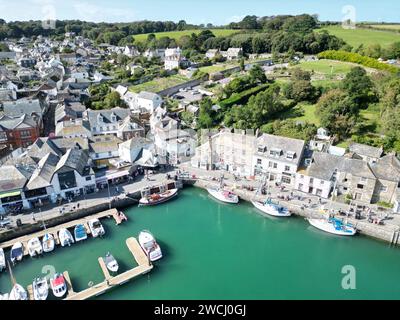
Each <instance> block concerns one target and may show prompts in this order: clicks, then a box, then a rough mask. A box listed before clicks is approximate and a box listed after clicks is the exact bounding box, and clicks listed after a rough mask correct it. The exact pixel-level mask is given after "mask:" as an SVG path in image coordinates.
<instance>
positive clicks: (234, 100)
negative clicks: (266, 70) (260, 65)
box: [219, 84, 269, 108]
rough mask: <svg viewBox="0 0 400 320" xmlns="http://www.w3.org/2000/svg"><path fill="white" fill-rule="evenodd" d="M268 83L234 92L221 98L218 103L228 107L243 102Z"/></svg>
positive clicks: (263, 88) (265, 87) (267, 85)
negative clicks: (225, 97)
mask: <svg viewBox="0 0 400 320" xmlns="http://www.w3.org/2000/svg"><path fill="white" fill-rule="evenodd" d="M268 87H269V84H263V85H260V86H257V87H254V88H251V89H247V90H244V91H242V92H240V93H234V94H233V95H231V96H230V97H229V98H228V99H225V100H222V101H221V102H220V103H219V105H220V107H222V108H229V107H232V106H233V105H235V104H244V103H246V102H247V100H249V99H250V97H251V96H252V95H255V94H257V93H259V92H261V91H263V90H266V89H267V88H268Z"/></svg>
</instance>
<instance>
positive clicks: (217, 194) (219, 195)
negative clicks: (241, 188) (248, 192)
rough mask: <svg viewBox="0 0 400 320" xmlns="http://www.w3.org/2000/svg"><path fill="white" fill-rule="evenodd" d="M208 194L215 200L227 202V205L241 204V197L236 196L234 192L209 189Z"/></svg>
mask: <svg viewBox="0 0 400 320" xmlns="http://www.w3.org/2000/svg"><path fill="white" fill-rule="evenodd" d="M207 191H208V193H209V194H210V195H211V196H213V197H214V198H215V199H217V200H219V201H222V202H225V203H234V204H236V203H239V197H238V196H237V195H236V194H234V193H233V192H230V191H228V190H224V189H211V188H209V189H207Z"/></svg>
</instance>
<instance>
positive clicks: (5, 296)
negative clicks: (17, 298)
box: [0, 293, 10, 301]
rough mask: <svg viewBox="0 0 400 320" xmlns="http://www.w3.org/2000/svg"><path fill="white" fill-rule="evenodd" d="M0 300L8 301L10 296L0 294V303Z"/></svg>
mask: <svg viewBox="0 0 400 320" xmlns="http://www.w3.org/2000/svg"><path fill="white" fill-rule="evenodd" d="M2 300H10V295H9V294H8V293H5V294H0V301H2Z"/></svg>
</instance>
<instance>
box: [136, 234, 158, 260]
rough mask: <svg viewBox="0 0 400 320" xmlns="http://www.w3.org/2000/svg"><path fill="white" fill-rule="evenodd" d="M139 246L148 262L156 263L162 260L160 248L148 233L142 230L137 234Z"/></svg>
mask: <svg viewBox="0 0 400 320" xmlns="http://www.w3.org/2000/svg"><path fill="white" fill-rule="evenodd" d="M139 244H140V246H141V247H142V249H143V251H144V252H145V253H146V255H147V256H148V257H149V259H150V261H156V260H159V259H161V258H162V252H161V248H160V246H159V245H158V243H157V241H156V239H155V238H154V236H153V235H152V234H151V233H150V231H147V230H143V231H142V232H140V233H139Z"/></svg>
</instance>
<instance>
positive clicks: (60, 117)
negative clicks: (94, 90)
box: [55, 101, 86, 124]
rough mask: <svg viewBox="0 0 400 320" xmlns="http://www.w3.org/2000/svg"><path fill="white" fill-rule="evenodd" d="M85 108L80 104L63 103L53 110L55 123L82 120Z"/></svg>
mask: <svg viewBox="0 0 400 320" xmlns="http://www.w3.org/2000/svg"><path fill="white" fill-rule="evenodd" d="M85 111H86V107H85V106H84V105H83V104H82V103H80V102H70V101H64V102H63V103H60V104H58V105H57V107H56V110H55V123H56V124H57V123H58V122H63V121H70V120H77V119H82V118H83V114H84V113H85Z"/></svg>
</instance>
